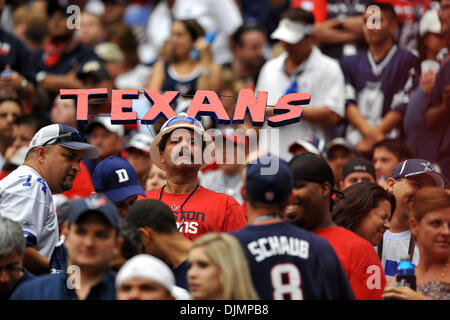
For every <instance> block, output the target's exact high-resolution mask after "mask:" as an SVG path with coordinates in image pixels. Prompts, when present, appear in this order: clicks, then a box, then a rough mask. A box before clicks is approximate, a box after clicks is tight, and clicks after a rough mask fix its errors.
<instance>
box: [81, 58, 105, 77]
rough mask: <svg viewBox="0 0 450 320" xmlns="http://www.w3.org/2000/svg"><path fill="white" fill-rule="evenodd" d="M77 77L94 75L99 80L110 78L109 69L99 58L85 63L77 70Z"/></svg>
mask: <svg viewBox="0 0 450 320" xmlns="http://www.w3.org/2000/svg"><path fill="white" fill-rule="evenodd" d="M77 77H78V78H79V79H84V78H86V77H93V78H95V79H97V80H103V79H109V78H110V76H109V73H108V70H106V68H105V66H104V65H103V63H102V62H100V61H98V60H89V61H86V62H85V63H83V64H82V65H81V66H80V67H79V69H78V71H77Z"/></svg>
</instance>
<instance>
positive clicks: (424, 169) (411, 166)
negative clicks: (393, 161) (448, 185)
mask: <svg viewBox="0 0 450 320" xmlns="http://www.w3.org/2000/svg"><path fill="white" fill-rule="evenodd" d="M420 174H426V175H429V176H430V177H432V178H433V180H434V181H435V182H436V186H438V187H439V188H442V189H443V188H444V187H445V181H444V178H443V177H442V176H441V175H440V174H439V173H438V172H436V171H435V170H434V169H433V166H432V165H431V162H430V161H428V160H424V159H408V160H405V161H402V162H400V163H399V164H397V165H396V166H395V168H394V170H392V174H391V178H393V179H398V178H408V177H412V176H417V175H420Z"/></svg>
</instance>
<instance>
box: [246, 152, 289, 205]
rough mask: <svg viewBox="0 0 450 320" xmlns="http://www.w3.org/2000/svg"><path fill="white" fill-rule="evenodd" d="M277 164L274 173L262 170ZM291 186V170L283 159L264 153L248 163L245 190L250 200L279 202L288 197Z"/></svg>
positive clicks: (270, 202)
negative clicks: (253, 161)
mask: <svg viewBox="0 0 450 320" xmlns="http://www.w3.org/2000/svg"><path fill="white" fill-rule="evenodd" d="M277 166H278V170H277V171H276V172H275V173H271V174H270V173H267V174H265V173H264V170H268V169H269V168H275V167H277ZM268 171H269V170H268ZM292 187H293V176H292V171H291V169H290V168H289V165H288V164H287V162H286V161H284V160H283V159H280V158H278V157H277V156H275V155H272V154H266V155H262V156H260V157H259V158H257V159H256V161H255V163H250V164H249V165H248V168H247V175H246V179H245V192H246V193H247V196H248V198H249V199H250V200H252V201H255V202H261V203H269V204H272V203H281V202H284V201H287V200H288V199H289V197H290V195H291V193H292Z"/></svg>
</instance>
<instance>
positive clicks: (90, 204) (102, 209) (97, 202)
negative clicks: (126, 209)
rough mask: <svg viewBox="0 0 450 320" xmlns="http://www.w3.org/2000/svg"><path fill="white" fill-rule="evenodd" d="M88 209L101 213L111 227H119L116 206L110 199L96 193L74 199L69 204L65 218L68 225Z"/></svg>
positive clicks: (88, 210)
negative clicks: (66, 217)
mask: <svg viewBox="0 0 450 320" xmlns="http://www.w3.org/2000/svg"><path fill="white" fill-rule="evenodd" d="M90 211H95V212H98V213H100V214H102V215H103V216H104V217H105V218H106V220H108V222H109V224H110V225H111V226H112V227H114V228H116V229H120V228H121V224H120V218H119V210H118V209H117V207H116V206H115V205H114V204H113V203H111V201H109V200H108V199H106V198H105V197H103V196H101V195H98V194H96V195H92V196H90V197H87V198H79V199H76V200H75V201H74V202H73V204H71V207H70V212H69V216H68V219H67V220H68V222H69V225H71V224H72V223H74V222H75V223H76V222H77V221H78V220H79V219H80V217H81V216H82V215H83V214H84V213H86V212H90Z"/></svg>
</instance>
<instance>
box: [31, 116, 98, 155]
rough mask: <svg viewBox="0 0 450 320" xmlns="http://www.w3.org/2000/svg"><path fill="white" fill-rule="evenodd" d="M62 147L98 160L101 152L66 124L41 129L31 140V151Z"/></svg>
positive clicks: (80, 133) (79, 132) (82, 134)
mask: <svg viewBox="0 0 450 320" xmlns="http://www.w3.org/2000/svg"><path fill="white" fill-rule="evenodd" d="M55 144H58V145H61V146H63V147H66V148H69V149H75V150H84V155H83V157H84V158H90V159H96V158H98V156H99V154H100V150H99V149H98V148H97V147H95V146H93V145H91V144H89V143H87V139H86V136H85V135H84V133H82V132H81V131H77V130H75V129H74V128H72V127H71V126H68V125H66V124H51V125H49V126H46V127H43V128H41V129H40V130H39V131H38V132H36V134H35V135H34V137H33V139H31V142H30V146H29V149H31V148H35V147H38V146H46V145H55Z"/></svg>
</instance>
